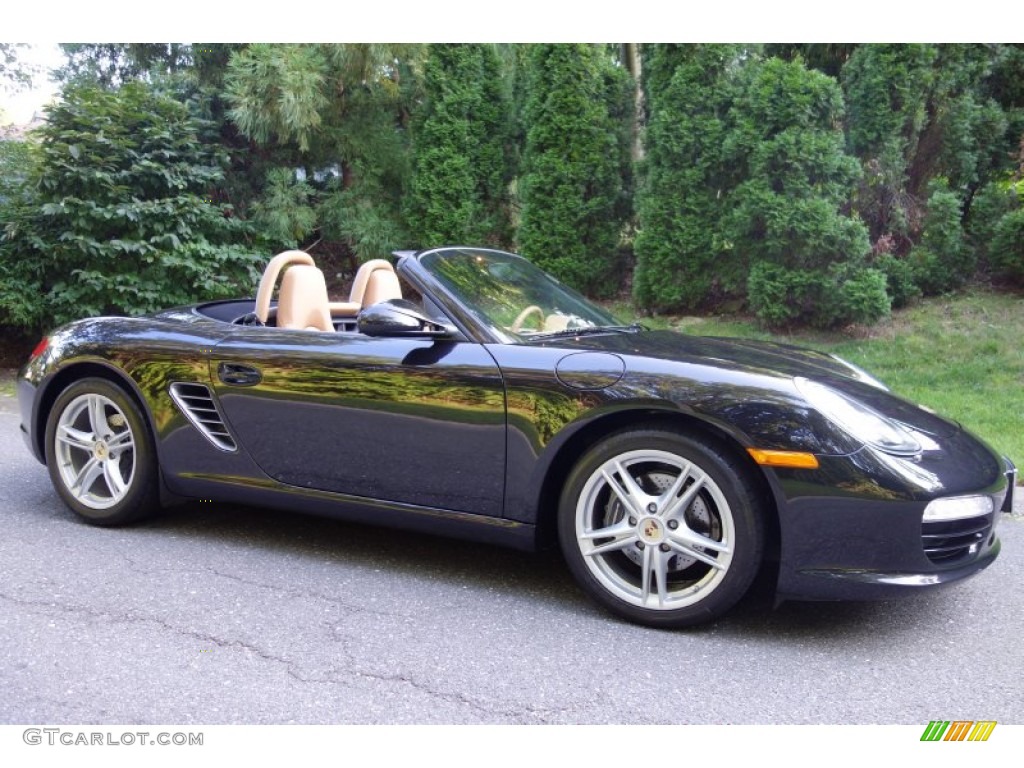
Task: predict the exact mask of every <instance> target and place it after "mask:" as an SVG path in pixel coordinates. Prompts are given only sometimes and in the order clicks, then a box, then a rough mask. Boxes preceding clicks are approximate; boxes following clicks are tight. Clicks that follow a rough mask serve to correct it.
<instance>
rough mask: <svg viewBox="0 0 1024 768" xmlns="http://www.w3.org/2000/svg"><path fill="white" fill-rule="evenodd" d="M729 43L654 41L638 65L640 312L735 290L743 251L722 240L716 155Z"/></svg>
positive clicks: (722, 181)
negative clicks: (642, 149)
mask: <svg viewBox="0 0 1024 768" xmlns="http://www.w3.org/2000/svg"><path fill="white" fill-rule="evenodd" d="M737 54H738V46H729V45H687V46H679V45H657V46H651V47H649V50H648V52H647V57H646V58H645V61H644V70H643V71H644V76H645V80H646V83H647V88H648V90H647V95H646V102H647V106H648V110H649V112H650V118H649V123H648V128H647V156H646V162H645V164H644V168H645V179H644V182H643V185H642V187H641V189H640V192H639V199H638V202H637V208H638V213H639V219H640V229H639V232H638V233H637V237H636V242H635V250H636V258H637V262H636V271H635V273H634V276H633V295H634V296H635V298H636V300H637V302H638V303H639V304H640V306H642V307H646V308H648V309H659V310H671V309H695V308H697V307H700V306H707V305H708V304H709V303H711V302H713V301H718V300H721V299H722V298H723V297H728V296H735V295H740V294H742V292H743V290H744V280H745V277H746V272H745V268H744V262H743V256H742V255H741V254H739V253H738V252H737V251H736V250H734V249H732V248H731V247H730V244H729V243H728V242H727V241H726V240H725V239H724V238H723V237H722V216H723V211H724V200H723V193H725V192H727V191H728V189H729V186H730V185H731V184H734V183H735V177H734V176H733V175H732V174H731V173H730V172H729V169H728V167H727V165H726V163H725V162H724V158H723V155H722V147H723V144H724V142H725V139H726V135H727V132H728V126H727V115H728V110H729V105H730V103H731V98H732V84H731V83H732V80H731V76H730V74H729V67H730V65H731V64H733V63H734V62H735V60H736V56H737Z"/></svg>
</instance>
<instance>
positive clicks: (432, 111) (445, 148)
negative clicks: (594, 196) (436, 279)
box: [407, 44, 512, 246]
mask: <svg viewBox="0 0 1024 768" xmlns="http://www.w3.org/2000/svg"><path fill="white" fill-rule="evenodd" d="M423 89H424V94H425V95H424V101H423V104H422V105H421V107H420V109H419V110H418V112H417V114H416V115H415V118H414V121H413V136H414V144H413V161H412V163H413V172H412V179H411V183H410V192H409V196H408V206H407V210H408V226H409V229H410V231H411V233H412V234H413V238H414V240H416V241H417V243H419V244H421V245H424V246H436V245H443V244H454V243H465V244H476V245H491V246H507V245H508V243H509V241H510V239H511V231H510V224H509V201H508V186H509V182H510V181H511V177H512V166H511V162H510V160H511V157H512V154H511V152H510V151H509V143H510V133H511V131H510V120H509V109H508V104H507V101H506V98H505V92H504V88H503V84H502V81H501V73H500V70H499V61H498V57H497V53H496V52H495V50H494V47H493V46H491V45H477V44H463V45H431V46H430V49H429V53H428V56H427V61H426V65H425V68H424V82H423Z"/></svg>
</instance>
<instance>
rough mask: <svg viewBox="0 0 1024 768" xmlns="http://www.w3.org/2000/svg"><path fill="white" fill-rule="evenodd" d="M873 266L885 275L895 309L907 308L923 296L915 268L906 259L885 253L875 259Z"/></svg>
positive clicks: (887, 288)
mask: <svg viewBox="0 0 1024 768" xmlns="http://www.w3.org/2000/svg"><path fill="white" fill-rule="evenodd" d="M873 266H874V267H875V269H877V270H878V271H879V272H881V273H882V274H883V275H885V281H886V290H887V291H888V293H889V297H890V298H891V299H892V306H893V309H899V308H900V307H905V306H907V304H909V303H910V302H911V301H913V300H914V299H916V298H918V297H919V296H920V295H921V289H920V288H918V287H917V283H916V282H915V280H914V268H913V267H912V266H911V264H910V263H909V262H908V261H907V260H906V259H900V258H897V257H896V256H893V255H892V254H891V253H885V254H882V255H881V256H878V257H876V258H875V260H874V263H873Z"/></svg>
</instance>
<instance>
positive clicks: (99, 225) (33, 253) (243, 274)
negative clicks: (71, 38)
mask: <svg viewBox="0 0 1024 768" xmlns="http://www.w3.org/2000/svg"><path fill="white" fill-rule="evenodd" d="M204 128H205V126H204V125H203V124H202V123H201V122H200V121H199V120H198V119H196V118H194V117H192V116H191V115H190V114H189V112H188V109H187V107H186V106H185V105H184V104H183V103H181V101H180V100H179V99H178V98H175V96H174V95H173V94H172V93H168V92H163V91H161V90H159V89H158V88H157V87H155V86H151V85H146V84H142V83H129V84H127V85H125V86H123V87H122V88H120V89H119V90H118V91H116V92H108V91H103V90H100V89H97V88H94V87H74V88H71V89H69V90H67V91H66V92H65V93H64V98H63V100H62V101H61V102H60V103H59V104H57V105H56V106H53V107H50V108H49V110H48V121H47V123H46V124H45V125H44V126H43V127H42V128H41V129H40V132H39V135H40V139H41V141H40V144H39V147H38V163H37V164H36V166H35V167H34V168H33V169H32V172H31V176H30V185H31V186H32V187H33V188H34V190H35V191H34V193H33V194H34V196H35V197H34V199H33V201H32V206H31V209H32V210H31V212H30V213H28V214H27V215H24V216H23V217H22V218H21V219H20V221H19V222H18V227H17V229H16V230H15V231H13V232H10V233H9V237H8V243H7V245H6V246H5V249H4V254H5V256H6V258H5V260H4V261H5V264H4V265H3V266H4V273H6V274H11V270H12V269H13V270H14V271H15V274H18V275H22V276H25V275H29V276H32V277H34V278H35V281H36V282H35V283H33V284H32V285H33V287H34V288H36V289H37V292H35V293H34V295H32V298H31V301H32V304H33V306H32V307H31V308H30V309H29V310H27V311H19V313H18V317H11V318H10V319H11V321H12V322H18V323H21V324H25V323H28V322H33V323H41V324H45V323H47V322H52V321H58V322H61V321H65V320H69V319H72V318H75V317H81V316H83V315H95V314H101V313H122V312H124V313H140V312H150V311H153V310H156V309H158V308H160V307H163V306H166V305H167V304H169V303H185V302H191V301H196V300H199V299H200V298H218V297H224V296H228V295H231V294H234V293H236V292H238V291H242V292H251V290H252V286H253V285H254V283H255V280H256V278H257V276H258V267H259V265H260V264H261V263H262V261H263V257H262V256H260V255H257V254H255V253H253V252H252V251H251V250H250V249H249V248H247V247H246V246H245V245H244V243H245V242H246V241H247V239H248V237H249V235H250V228H249V227H248V225H247V224H246V223H244V222H242V221H240V220H238V219H237V218H234V216H233V212H232V211H231V209H230V207H228V206H223V205H220V204H218V203H217V202H215V200H216V191H217V184H218V183H219V182H220V181H221V180H222V178H223V170H222V167H223V163H224V162H225V158H224V157H223V156H222V155H221V154H219V152H218V150H217V149H216V147H215V146H210V145H204V144H203V143H202V141H201V140H200V134H201V133H202V132H203V130H204ZM12 254H17V259H18V261H17V262H13V261H12V260H11V256H12Z"/></svg>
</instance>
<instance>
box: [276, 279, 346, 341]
mask: <svg viewBox="0 0 1024 768" xmlns="http://www.w3.org/2000/svg"><path fill="white" fill-rule="evenodd" d="M277 327H278V328H299V329H305V330H308V331H333V330H334V324H333V323H332V322H331V311H330V302H329V301H328V298H327V283H326V282H325V281H324V273H323V272H321V271H320V270H319V269H317V268H316V267H314V266H311V265H307V264H297V265H292V266H291V267H289V268H288V269H287V271H286V272H285V273H284V277H282V278H281V292H280V294H279V296H278V299H277Z"/></svg>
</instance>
